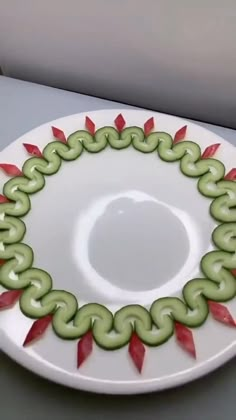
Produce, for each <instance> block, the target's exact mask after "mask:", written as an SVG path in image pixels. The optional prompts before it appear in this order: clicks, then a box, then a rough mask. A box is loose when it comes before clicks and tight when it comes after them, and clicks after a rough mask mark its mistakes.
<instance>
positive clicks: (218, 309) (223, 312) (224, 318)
mask: <svg viewBox="0 0 236 420" xmlns="http://www.w3.org/2000/svg"><path fill="white" fill-rule="evenodd" d="M208 305H209V310H210V312H211V314H212V316H213V318H214V319H216V321H219V322H222V323H223V324H227V325H231V326H232V327H236V322H235V320H234V319H233V317H232V315H231V313H230V312H229V310H228V308H226V306H224V305H222V304H221V303H218V302H213V301H211V300H209V301H208Z"/></svg>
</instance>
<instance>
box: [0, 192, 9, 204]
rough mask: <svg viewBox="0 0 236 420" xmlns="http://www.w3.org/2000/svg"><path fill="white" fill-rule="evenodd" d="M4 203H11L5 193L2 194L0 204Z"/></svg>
mask: <svg viewBox="0 0 236 420" xmlns="http://www.w3.org/2000/svg"><path fill="white" fill-rule="evenodd" d="M3 203H10V200H8V198H7V197H5V195H2V194H0V204H3Z"/></svg>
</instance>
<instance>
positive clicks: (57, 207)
mask: <svg viewBox="0 0 236 420" xmlns="http://www.w3.org/2000/svg"><path fill="white" fill-rule="evenodd" d="M119 113H122V115H123V116H124V118H125V120H126V123H127V126H131V125H137V126H140V127H143V125H144V123H145V121H147V120H148V119H149V118H150V117H152V116H153V117H154V119H155V130H158V131H166V132H168V133H170V134H171V135H172V136H174V134H175V132H176V131H177V130H179V129H180V128H181V127H182V126H184V125H185V124H187V126H188V128H187V138H188V139H191V140H192V141H195V142H196V143H198V144H199V145H200V146H201V148H202V150H204V149H205V148H206V147H207V146H209V145H211V144H215V143H221V147H220V149H219V151H218V152H217V159H219V160H221V161H222V162H223V163H224V164H225V166H226V170H230V169H231V168H232V167H233V166H234V165H235V162H236V149H235V148H234V147H233V146H232V145H230V144H229V143H227V142H226V141H224V140H223V139H221V138H220V137H218V136H216V135H215V134H213V133H211V132H209V131H207V130H205V129H203V128H202V127H200V126H197V125H195V124H192V123H189V122H185V121H184V120H182V119H179V118H175V117H171V116H167V115H162V114H159V113H153V112H152V113H150V112H146V111H133V110H118V109H116V110H109V111H107V110H106V111H96V112H89V113H88V116H89V117H90V118H91V119H92V120H93V121H94V122H95V124H96V128H99V127H102V126H104V125H113V126H114V119H115V118H116V117H117V115H118V114H119ZM85 116H86V114H79V115H72V116H69V117H65V118H61V119H58V120H56V121H53V122H51V123H50V124H48V123H47V124H45V125H43V126H41V127H39V128H36V129H35V130H33V131H31V132H29V133H27V134H25V135H24V136H22V137H21V138H20V139H18V140H17V141H15V142H14V143H13V144H11V145H10V146H9V147H7V148H6V149H5V150H4V151H3V152H1V154H0V161H1V162H8V163H12V164H16V165H17V166H18V167H21V165H22V164H23V162H24V161H25V160H26V158H27V153H26V151H25V149H24V148H23V146H22V143H33V144H35V145H37V146H38V147H39V148H40V149H42V147H43V146H45V145H46V144H47V143H48V142H50V141H52V140H53V137H52V132H51V126H55V127H58V128H60V129H61V130H63V131H64V132H65V134H66V135H69V134H71V133H72V132H74V131H76V130H79V129H84V121H85ZM7 179H8V178H7V176H5V175H4V176H3V175H1V181H0V182H1V187H2V186H3V184H4V183H5V182H6V180H7ZM209 205H210V200H209V199H207V198H205V197H203V196H202V195H201V194H200V193H199V192H198V190H197V186H196V180H195V179H193V178H188V177H185V176H184V175H183V174H182V173H181V172H180V170H179V165H178V164H168V163H166V162H163V161H161V159H160V158H158V155H157V153H156V152H153V153H148V154H142V153H140V152H137V151H136V150H134V149H133V148H132V147H129V148H128V149H124V150H121V151H116V150H112V149H111V148H106V149H105V150H104V151H102V152H100V153H97V154H92V153H84V154H83V156H82V158H80V159H78V161H75V162H71V163H65V164H63V165H62V168H61V169H60V171H59V172H58V173H57V174H56V175H55V176H53V177H48V178H47V180H46V186H45V188H44V189H43V190H42V191H41V192H39V193H37V194H35V195H34V196H32V210H31V211H30V213H29V214H28V215H27V216H26V217H25V219H24V221H25V223H26V226H27V232H26V235H25V238H24V243H27V244H29V245H30V246H31V247H32V248H33V250H34V253H35V266H36V267H40V268H42V269H44V270H46V271H48V272H49V273H50V274H51V276H52V278H53V282H54V288H57V289H66V290H67V291H70V292H72V293H73V294H75V296H76V297H77V298H78V301H79V303H80V304H81V305H82V304H84V303H86V302H98V303H104V304H105V305H106V306H107V307H108V308H110V309H111V310H112V311H115V310H117V309H118V308H119V307H121V306H123V305H127V304H129V303H139V304H142V305H146V306H147V307H149V306H150V304H151V303H152V302H153V301H154V300H155V299H157V298H159V297H164V296H179V295H180V292H181V290H182V288H183V286H184V284H185V283H186V282H187V281H188V280H189V279H191V278H193V277H194V276H196V275H197V274H198V273H199V263H200V259H201V256H202V255H203V254H205V253H206V252H208V251H209V250H211V249H213V245H212V243H211V233H212V231H213V229H214V227H215V226H216V224H215V222H214V220H213V219H212V218H211V216H210V214H209ZM1 291H3V289H0V292H1ZM227 307H228V309H229V310H230V312H231V314H232V315H236V300H235V299H234V300H233V301H230V302H229V303H227ZM31 325H32V320H30V319H29V318H27V317H25V316H24V315H23V314H22V313H21V312H20V309H19V305H18V304H16V305H15V306H14V307H13V308H12V309H10V310H5V311H1V314H0V339H1V342H0V344H1V348H2V350H3V351H4V352H6V353H7V354H8V355H9V356H10V357H12V358H13V359H15V360H16V361H18V362H19V363H20V364H22V365H23V366H25V367H27V368H29V369H30V370H32V371H34V372H36V373H37V374H39V375H42V376H44V377H46V378H48V379H51V380H54V381H56V382H59V383H62V384H65V385H68V386H71V387H75V388H79V389H84V390H89V391H95V392H102V393H114V394H128V393H130V394H131V393H142V392H148V391H153V390H160V389H164V388H168V387H172V386H176V385H179V384H183V383H185V382H188V381H190V380H193V379H194V378H197V377H199V376H201V375H203V374H206V373H207V372H209V371H211V370H213V369H215V368H216V367H218V366H220V365H221V364H223V363H224V362H226V361H227V360H228V359H230V358H231V357H232V356H234V355H235V353H236V340H235V329H234V328H230V327H228V326H225V325H223V324H220V323H219V322H216V321H215V320H214V319H213V318H212V317H210V316H209V317H208V319H207V321H206V322H205V324H204V325H203V326H202V327H200V328H197V329H195V330H194V341H195V346H196V350H197V359H196V360H194V359H193V358H191V357H190V356H189V355H188V354H187V353H186V352H185V351H183V349H182V348H181V347H180V346H178V344H177V342H176V339H175V338H174V337H172V338H171V339H170V340H169V341H168V342H167V343H165V344H163V345H161V346H159V347H154V348H149V347H147V348H146V354H145V362H144V366H143V370H142V374H139V372H138V371H137V369H136V368H135V366H134V364H133V363H132V360H131V358H130V356H129V353H128V350H127V347H124V348H122V349H120V350H117V351H104V350H101V349H100V348H98V347H97V346H94V348H93V352H92V354H91V355H90V357H89V358H88V359H87V360H86V363H84V364H83V365H82V366H81V368H80V369H79V370H78V369H77V367H76V342H75V341H66V340H61V339H59V338H57V336H56V335H55V334H54V333H53V331H52V330H51V329H49V330H48V331H47V332H46V334H45V335H44V337H42V338H41V340H39V341H37V343H35V344H34V345H32V346H29V347H27V348H23V346H22V343H23V341H24V338H25V336H26V334H27V332H28V331H29V329H30V327H31Z"/></svg>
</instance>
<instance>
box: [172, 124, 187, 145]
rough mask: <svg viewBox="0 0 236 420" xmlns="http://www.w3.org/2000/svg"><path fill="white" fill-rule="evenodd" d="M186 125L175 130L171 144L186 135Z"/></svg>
mask: <svg viewBox="0 0 236 420" xmlns="http://www.w3.org/2000/svg"><path fill="white" fill-rule="evenodd" d="M187 127H188V126H187V125H184V126H183V127H182V128H180V129H179V130H178V131H176V133H175V136H174V141H173V144H175V143H178V142H179V141H181V140H183V139H184V138H185V136H186V132H187Z"/></svg>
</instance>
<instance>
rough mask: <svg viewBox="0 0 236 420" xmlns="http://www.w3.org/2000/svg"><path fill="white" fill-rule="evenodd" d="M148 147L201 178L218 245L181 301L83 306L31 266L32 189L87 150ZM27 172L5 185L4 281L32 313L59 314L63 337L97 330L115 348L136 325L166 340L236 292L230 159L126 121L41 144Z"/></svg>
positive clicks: (1, 218) (235, 186)
mask: <svg viewBox="0 0 236 420" xmlns="http://www.w3.org/2000/svg"><path fill="white" fill-rule="evenodd" d="M131 144H132V145H133V147H134V148H135V149H136V150H138V151H140V152H142V153H150V152H153V151H155V150H157V153H158V155H159V157H160V158H161V159H162V160H164V161H166V162H179V163H180V170H181V171H182V173H183V174H184V175H185V176H188V177H194V178H198V183H197V187H198V189H199V192H200V193H201V194H202V195H204V196H206V197H208V198H211V199H213V201H212V203H211V205H210V212H211V215H212V217H213V218H214V219H216V220H217V221H218V223H219V225H218V226H217V227H216V229H215V230H214V232H213V234H212V240H213V242H214V244H215V246H216V247H217V250H215V251H212V252H209V253H208V254H206V255H204V256H203V258H202V261H201V269H202V273H203V275H204V277H203V278H195V279H192V280H190V281H189V282H188V283H187V284H186V285H185V286H184V288H183V291H182V299H179V298H176V297H164V298H160V299H157V300H155V301H154V302H153V303H152V305H151V308H150V309H149V310H147V309H146V308H144V307H142V306H140V305H127V306H125V307H123V308H121V309H120V310H118V311H117V312H116V313H115V314H112V313H111V312H110V311H109V310H108V309H107V308H106V307H105V306H103V305H99V304H97V303H88V304H86V305H84V306H82V307H79V305H78V302H77V299H76V298H75V296H73V295H72V294H71V293H69V292H67V291H64V290H53V282H52V279H51V277H50V275H49V274H48V273H46V272H45V271H43V270H40V269H37V268H34V267H33V260H34V255H33V251H32V249H31V248H30V247H29V246H27V245H26V244H24V243H22V242H21V241H22V240H23V238H24V235H25V230H26V228H25V224H24V222H23V221H22V220H21V219H20V217H23V216H25V215H26V214H27V213H28V212H29V211H30V208H31V202H30V195H31V194H34V193H36V192H38V191H40V190H41V189H42V188H43V187H44V185H45V177H46V176H50V175H53V174H55V173H56V172H57V171H58V170H59V169H60V166H61V164H62V162H63V161H72V160H75V159H78V157H79V156H80V155H81V153H82V152H83V150H87V151H88V152H91V153H97V152H99V151H101V150H103V149H104V148H105V147H106V146H107V145H109V146H110V147H112V148H114V149H123V148H126V147H128V146H129V145H131ZM22 172H23V176H18V177H15V178H12V179H11V180H9V181H8V182H7V183H6V184H5V185H4V188H3V192H4V194H5V196H6V197H7V198H8V199H9V200H10V202H7V203H3V204H0V245H1V246H0V259H4V260H5V263H4V264H3V265H2V266H1V267H0V284H1V285H2V286H4V287H5V288H7V289H24V292H23V293H22V295H21V298H20V308H21V310H22V312H23V313H24V314H25V315H26V316H28V317H32V318H40V317H44V316H46V315H48V314H50V313H52V314H53V329H54V331H55V333H56V334H57V335H58V336H59V337H61V338H64V339H77V338H79V337H82V336H83V335H84V334H85V333H86V332H87V331H89V330H90V329H92V331H93V336H94V339H95V341H96V342H97V344H98V345H99V346H100V347H102V348H104V349H106V350H114V349H117V348H120V347H123V346H124V345H126V344H127V343H128V342H129V340H130V337H131V335H132V333H133V332H134V331H135V332H136V334H138V336H139V337H140V339H141V340H142V341H143V342H144V343H146V344H147V345H149V346H158V345H160V344H162V343H164V342H165V341H166V340H168V339H169V338H170V337H171V336H172V334H173V330H174V321H178V322H180V323H182V324H184V325H186V326H188V327H198V326H200V325H201V324H203V323H204V322H205V321H206V319H207V317H208V303H207V301H208V300H213V301H227V300H230V299H232V298H234V297H235V295H236V281H235V278H234V276H233V275H232V274H231V270H232V269H235V268H236V210H235V206H236V183H235V182H233V181H226V180H224V175H225V168H224V165H223V164H222V163H221V162H219V161H218V160H216V159H201V150H200V147H199V146H198V145H197V144H196V143H194V142H192V141H183V142H180V143H177V144H173V140H172V137H171V136H170V135H169V134H168V133H165V132H155V133H151V134H149V135H148V136H147V137H145V135H144V132H143V130H142V129H141V128H139V127H128V128H125V129H124V130H123V131H122V132H121V133H119V132H118V131H117V130H116V129H115V128H113V127H103V128H100V129H98V130H97V131H96V133H95V135H94V136H92V135H91V134H90V133H88V132H87V131H84V130H79V131H76V132H75V133H73V134H71V135H70V136H69V137H68V139H67V144H64V143H61V142H58V141H54V142H51V143H49V144H48V145H47V146H46V147H45V148H44V150H43V157H42V158H36V157H33V158H30V159H28V160H27V161H26V162H25V164H24V165H23V169H22Z"/></svg>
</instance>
